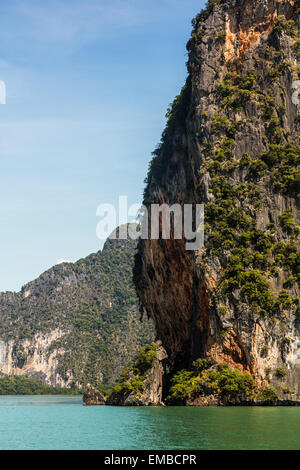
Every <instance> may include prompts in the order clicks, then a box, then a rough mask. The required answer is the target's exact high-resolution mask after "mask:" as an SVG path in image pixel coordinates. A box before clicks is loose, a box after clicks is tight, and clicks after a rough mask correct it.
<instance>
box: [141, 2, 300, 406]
mask: <svg viewBox="0 0 300 470" xmlns="http://www.w3.org/2000/svg"><path fill="white" fill-rule="evenodd" d="M193 27H194V29H193V32H192V37H191V39H190V41H189V43H188V45H187V48H188V52H189V59H188V64H187V66H188V78H187V81H186V84H185V86H184V87H183V89H182V91H181V94H180V95H179V96H177V97H176V99H175V101H174V103H173V104H172V106H171V108H170V109H169V111H168V114H167V118H168V121H167V126H166V129H165V131H164V133H163V136H162V140H161V143H160V144H159V146H158V147H157V149H156V150H155V152H154V157H153V159H152V161H151V164H150V167H149V173H148V176H147V185H146V189H145V194H144V204H145V205H146V206H147V207H148V208H150V205H151V204H152V203H156V204H161V203H167V204H170V205H171V204H174V203H180V204H181V205H183V204H185V203H192V204H196V203H199V204H201V203H203V204H205V246H204V248H203V249H201V250H200V251H197V252H191V251H187V250H186V249H185V240H182V241H180V240H162V239H160V240H141V241H140V242H139V249H138V254H137V256H136V260H135V268H134V279H135V284H136V288H137V292H138V296H139V299H140V304H141V310H142V311H146V312H147V314H148V315H149V316H150V317H151V318H153V319H154V320H155V324H156V330H157V335H158V338H159V339H160V340H161V341H162V344H163V346H164V347H165V348H166V351H167V353H168V356H169V366H170V368H171V372H175V371H177V370H179V369H181V368H183V367H185V368H189V367H191V363H192V361H194V360H195V359H197V358H199V357H200V358H211V359H212V360H213V361H215V362H217V363H220V362H227V363H228V364H231V365H232V366H233V367H234V368H238V369H240V370H241V371H248V372H249V373H250V374H251V375H252V376H253V377H254V379H255V383H256V386H257V387H266V386H268V385H272V386H274V387H275V388H276V389H277V392H278V394H279V396H280V397H285V398H290V399H293V400H300V327H299V325H300V304H299V224H300V217H299V193H300V185H299V183H300V178H299V157H300V147H299V130H300V114H299V111H300V108H299V105H297V104H294V102H293V101H295V87H296V86H297V83H295V82H296V81H297V80H299V79H300V67H299V66H300V64H299V59H300V37H299V27H300V20H299V1H298V0H297V1H296V0H295V1H292V0H264V1H261V0H210V1H209V2H208V5H207V8H206V9H205V10H204V11H202V12H201V13H200V14H199V15H198V16H197V17H196V18H195V19H194V20H193ZM295 102H296V103H297V101H295Z"/></svg>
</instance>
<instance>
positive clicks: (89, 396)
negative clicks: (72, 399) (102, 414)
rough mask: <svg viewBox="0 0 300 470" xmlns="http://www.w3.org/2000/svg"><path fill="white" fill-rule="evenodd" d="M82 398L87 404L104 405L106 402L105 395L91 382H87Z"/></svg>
mask: <svg viewBox="0 0 300 470" xmlns="http://www.w3.org/2000/svg"><path fill="white" fill-rule="evenodd" d="M82 399H83V404H84V405H87V406H94V405H105V402H106V398H105V396H104V395H103V394H102V393H101V392H99V390H97V389H96V388H95V387H93V386H92V385H91V384H87V386H86V389H85V391H84V394H83V398H82Z"/></svg>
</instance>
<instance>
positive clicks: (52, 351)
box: [0, 239, 154, 387]
mask: <svg viewBox="0 0 300 470" xmlns="http://www.w3.org/2000/svg"><path fill="white" fill-rule="evenodd" d="M135 248H136V242H134V241H132V240H128V241H127V240H113V239H108V240H107V241H106V243H105V245H104V248H103V250H102V251H99V252H98V253H95V254H92V255H90V256H88V257H87V258H85V259H81V260H79V261H77V262H76V263H63V264H60V265H57V266H54V267H53V268H51V269H50V270H48V271H47V272H45V273H43V274H42V275H41V276H40V277H39V278H38V279H36V280H34V281H32V282H30V283H29V284H27V285H26V286H24V287H23V289H22V290H21V292H18V293H13V292H6V293H0V372H3V373H5V374H9V375H20V374H26V375H28V376H29V377H32V378H35V379H39V380H42V381H43V382H45V383H46V384H48V385H53V386H58V387H60V386H61V387H72V386H78V387H81V386H82V385H85V384H86V383H88V382H89V383H91V384H94V385H95V384H99V383H101V382H104V383H111V382H113V381H115V380H116V378H117V377H118V376H119V374H120V372H121V370H122V368H123V367H124V365H125V364H126V363H127V362H128V361H130V360H131V359H132V358H133V357H134V355H135V354H136V352H137V350H138V349H139V348H140V347H141V346H143V345H145V344H148V343H150V342H151V341H152V340H153V338H154V329H153V323H151V322H150V323H149V322H147V321H146V322H143V323H141V322H140V315H139V312H138V302H137V298H136V294H135V290H134V286H133V283H132V266H133V260H134V252H135Z"/></svg>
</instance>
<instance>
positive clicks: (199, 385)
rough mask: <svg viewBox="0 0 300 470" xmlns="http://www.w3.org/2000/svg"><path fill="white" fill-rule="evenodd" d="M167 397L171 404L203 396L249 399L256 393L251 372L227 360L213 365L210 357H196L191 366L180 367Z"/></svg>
mask: <svg viewBox="0 0 300 470" xmlns="http://www.w3.org/2000/svg"><path fill="white" fill-rule="evenodd" d="M171 383H172V386H171V388H170V390H169V395H168V397H167V399H166V401H167V403H169V404H186V402H187V400H191V401H193V400H194V399H196V398H198V397H199V396H201V395H214V396H215V397H217V398H219V399H220V400H234V401H238V400H241V401H246V400H247V399H249V398H250V397H251V396H252V395H253V391H254V386H255V383H254V380H253V377H252V376H251V375H250V374H248V373H243V372H241V371H240V370H238V369H233V368H231V367H230V366H229V365H228V364H226V363H219V364H215V365H214V364H213V362H212V361H210V360H209V359H197V361H194V362H193V365H192V369H191V370H190V371H188V370H181V371H180V372H178V373H176V374H175V375H174V377H173V378H172V380H171Z"/></svg>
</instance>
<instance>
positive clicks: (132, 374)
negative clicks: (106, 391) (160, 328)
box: [106, 341, 167, 406]
mask: <svg viewBox="0 0 300 470" xmlns="http://www.w3.org/2000/svg"><path fill="white" fill-rule="evenodd" d="M166 360H167V354H166V351H165V349H164V348H163V346H162V344H161V342H160V341H158V342H156V343H154V344H152V345H150V346H147V347H146V348H142V349H141V351H140V353H139V354H138V356H137V357H136V361H135V364H134V366H133V367H129V368H126V369H124V371H123V373H122V376H121V378H120V381H119V383H118V384H117V385H116V386H115V387H114V389H113V391H112V393H111V395H110V396H109V397H108V399H107V402H106V404H107V405H112V406H160V405H163V381H164V373H165V363H166Z"/></svg>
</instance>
